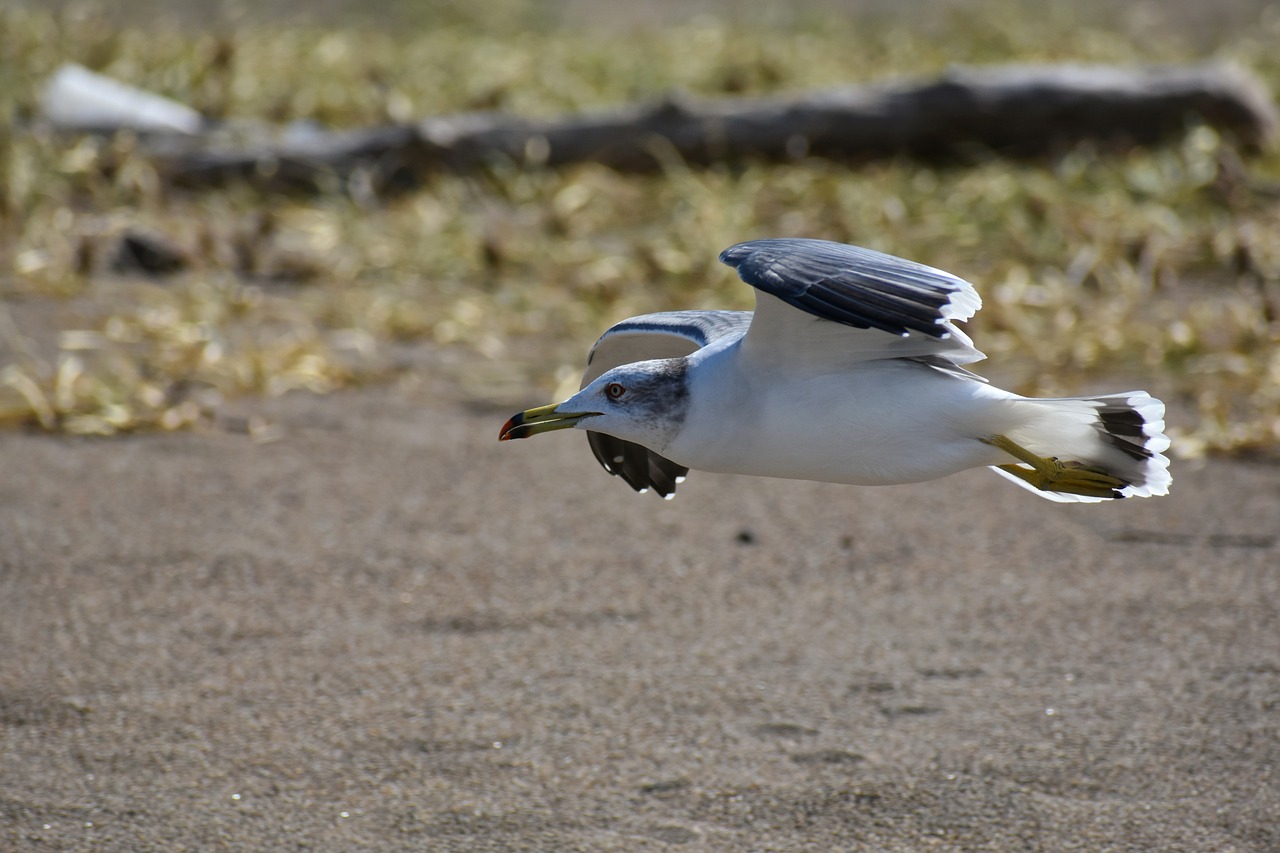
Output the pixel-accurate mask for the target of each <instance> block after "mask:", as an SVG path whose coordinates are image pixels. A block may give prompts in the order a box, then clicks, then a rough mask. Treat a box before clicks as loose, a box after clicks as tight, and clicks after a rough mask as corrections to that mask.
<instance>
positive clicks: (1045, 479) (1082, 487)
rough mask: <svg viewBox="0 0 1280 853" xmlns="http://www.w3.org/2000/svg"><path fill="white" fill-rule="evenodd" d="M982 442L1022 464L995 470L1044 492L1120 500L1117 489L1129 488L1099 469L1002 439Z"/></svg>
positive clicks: (993, 438)
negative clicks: (1041, 454) (1032, 450)
mask: <svg viewBox="0 0 1280 853" xmlns="http://www.w3.org/2000/svg"><path fill="white" fill-rule="evenodd" d="M982 440H983V441H984V442H986V443H987V444H990V445H991V446H993V447H998V448H1000V449H1001V450H1003V451H1004V452H1005V453H1008V454H1009V455H1010V456H1012V457H1013V458H1014V459H1017V460H1019V461H1021V462H1023V463H1025V464H1023V465H998V466H996V467H998V468H999V469H1000V470H1001V471H1007V472H1008V473H1010V474H1012V475H1014V476H1015V477H1018V478H1020V479H1023V480H1026V481H1027V482H1028V483H1030V484H1031V485H1033V486H1035V487H1036V488H1037V489H1040V490H1041V491H1043V492H1062V493H1063V494H1069V495H1084V496H1085V497H1090V498H1119V497H1123V495H1121V494H1120V489H1123V488H1124V487H1125V486H1127V485H1129V483H1126V482H1125V481H1124V480H1121V479H1118V478H1116V477H1113V476H1112V475H1110V474H1108V473H1107V472H1106V471H1103V470H1102V469H1101V468H1095V467H1093V466H1091V465H1085V464H1084V463H1082V462H1062V461H1059V460H1058V459H1057V458H1054V457H1044V456H1037V455H1035V454H1034V453H1032V452H1031V451H1030V450H1027V449H1026V448H1025V447H1023V446H1021V445H1019V444H1016V443H1014V442H1013V441H1011V440H1010V439H1008V438H1007V437H1005V436H1003V435H993V436H989V437H988V438H984V439H982Z"/></svg>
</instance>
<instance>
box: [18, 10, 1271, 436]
mask: <svg viewBox="0 0 1280 853" xmlns="http://www.w3.org/2000/svg"><path fill="white" fill-rule="evenodd" d="M410 5H412V4H410ZM930 8H932V7H930ZM1066 8H1067V7H1056V6H1055V7H1051V8H1050V10H1049V11H1047V12H1046V11H1045V9H1044V8H1042V7H1041V6H1039V5H1034V4H1033V5H1029V6H1027V7H1022V6H1018V5H1015V4H997V5H994V6H993V5H992V4H990V3H986V4H982V5H980V6H978V7H976V8H973V9H970V10H969V11H964V10H953V11H951V12H949V13H946V14H941V13H938V14H935V15H934V16H932V17H930V18H929V19H928V20H927V21H913V22H912V24H911V26H907V25H904V23H903V20H902V19H891V18H885V19H882V20H868V19H865V18H864V19H859V20H852V19H844V18H840V17H834V16H830V15H828V16H817V15H811V16H805V15H796V16H794V17H793V18H791V19H789V20H788V21H787V22H786V23H785V26H782V27H781V29H780V28H779V25H777V24H771V25H770V26H765V25H764V24H763V23H762V22H761V21H759V20H755V19H751V20H739V21H736V22H735V21H731V20H720V19H714V18H693V19H689V20H685V21H677V22H674V23H670V24H666V25H663V26H661V27H657V26H653V27H644V26H640V27H628V28H625V29H609V28H603V29H602V28H593V27H583V26H577V27H575V26H557V25H554V24H555V22H553V21H549V20H546V19H545V18H544V17H541V16H540V15H539V14H538V13H537V12H536V9H537V6H536V4H527V3H518V2H514V0H506V2H503V0H477V2H475V3H472V4H465V5H464V4H461V3H454V4H440V3H437V4H429V5H427V6H423V7H418V8H417V11H414V12H409V13H405V17H404V18H402V19H401V20H402V24H401V25H399V26H374V25H370V24H368V22H367V21H366V22H363V23H357V24H347V25H343V26H340V27H339V26H336V25H332V24H330V25H299V24H291V23H287V22H286V21H285V20H283V19H282V20H278V21H277V20H272V21H268V22H263V21H252V22H251V21H249V20H247V19H237V18H234V17H231V18H228V19H227V20H225V21H223V22H222V23H221V24H220V25H218V26H206V27H187V26H183V25H182V23H181V22H169V21H165V20H163V19H159V20H157V19H154V18H152V19H149V20H146V21H145V22H135V23H130V22H128V21H123V22H122V21H120V20H118V19H116V18H112V17H109V16H107V15H106V13H105V12H103V11H102V10H101V9H100V8H97V7H94V6H92V5H69V6H65V7H61V8H58V9H55V10H52V11H49V10H40V9H34V8H21V7H19V8H5V9H3V10H0V56H3V60H2V61H0V93H2V94H0V107H5V110H6V112H8V113H11V114H12V116H13V121H12V122H8V123H6V125H5V126H3V128H0V151H3V153H2V154H0V158H3V160H2V162H0V167H2V168H3V170H4V171H3V174H4V177H5V179H4V181H3V186H2V187H0V233H2V234H3V237H2V238H0V256H2V257H3V259H4V261H5V263H6V268H8V269H11V270H12V271H13V272H12V274H11V275H5V276H0V423H5V424H31V425H35V426H38V427H40V428H43V429H46V430H50V431H67V432H75V433H99V434H109V433H113V432H118V431H125V430H135V429H150V428H158V429H176V428H183V427H187V426H189V425H192V424H195V423H199V422H201V421H204V420H207V419H208V418H209V417H211V415H212V413H214V412H215V411H216V410H217V407H218V403H219V401H220V400H223V399H226V398H228V397H232V396H236V395H245V394H264V393H265V394H278V393H283V392H285V391H288V390H291V389H307V390H310V391H318V392H324V391H328V390H331V389H336V388H340V387H343V386H347V385H351V384H353V383H361V382H370V381H379V380H383V379H385V378H387V377H388V376H391V375H394V374H395V373H396V372H397V371H398V370H403V369H410V368H407V367H405V366H404V365H403V364H402V363H401V362H402V361H403V360H402V359H399V358H398V356H397V353H400V352H403V351H404V350H405V349H406V345H408V347H409V348H412V346H413V345H415V344H417V343H419V342H433V343H435V344H441V345H447V346H448V347H451V348H453V349H460V350H463V351H465V352H466V353H468V354H469V355H468V357H467V358H466V359H462V360H461V361H460V362H459V363H461V364H463V365H464V366H463V367H455V368H453V370H454V372H455V373H456V376H455V378H456V379H457V380H458V382H459V383H460V386H461V388H462V390H463V392H464V393H467V394H469V395H472V396H475V397H479V398H488V399H505V400H506V401H512V400H513V398H517V397H518V400H516V402H525V401H540V400H541V399H542V396H543V394H549V393H552V390H553V389H554V388H555V387H556V386H557V385H565V384H566V383H568V382H572V381H573V380H574V378H575V377H576V375H577V373H578V372H579V371H580V366H581V363H582V360H583V358H584V355H585V351H586V349H587V347H588V346H589V345H590V344H591V342H592V341H594V339H595V336H596V335H598V334H599V333H600V331H602V330H603V329H604V328H605V327H606V326H607V325H609V324H610V323H612V322H616V321H617V320H620V319H622V318H624V317H626V316H630V315H632V314H636V313H642V312H646V311H653V310H665V309H672V308H686V307H750V304H751V299H752V296H751V292H750V290H749V288H747V287H745V286H744V285H742V284H741V283H740V282H738V281H737V279H736V277H735V276H734V275H733V273H732V271H730V270H728V269H727V268H724V267H721V266H720V265H719V264H717V263H716V255H717V254H718V252H719V250H720V249H722V248H723V247H725V246H728V245H730V244H731V243H734V242H738V241H740V240H744V239H751V238H755V237H764V236H811V237H822V238H828V239H836V240H843V241H847V242H853V243H858V244H861V245H866V246H870V247H874V248H877V249H881V250H883V251H888V252H892V253H895V254H899V255H903V256H906V257H910V258H913V259H916V260H920V261H922V262H925V263H928V264H931V265H934V266H939V267H943V268H946V269H949V270H951V271H953V272H956V273H957V274H959V275H962V276H964V277H965V278H968V279H969V280H971V281H973V282H974V283H975V284H977V286H978V287H979V290H980V292H981V293H982V294H983V296H984V297H985V300H986V306H985V308H984V310H983V311H982V313H981V314H979V316H978V318H977V319H976V320H975V321H974V322H973V323H972V324H971V328H970V331H971V332H972V333H973V334H974V337H975V339H976V340H977V342H978V344H979V346H980V347H981V348H982V349H983V350H984V351H985V352H987V354H988V355H989V356H991V357H992V359H993V360H992V362H991V364H992V365H993V367H992V368H991V369H990V370H988V372H989V373H995V374H996V375H998V376H999V378H1000V380H1001V381H1002V382H1003V383H1005V384H1006V385H1009V386H1011V387H1013V388H1015V389H1017V390H1021V391H1023V392H1028V393H1031V392H1034V393H1041V394H1049V393H1080V392H1085V391H1089V390H1106V387H1109V385H1110V384H1114V382H1115V381H1116V380H1117V379H1120V380H1123V381H1125V382H1130V381H1132V382H1134V383H1135V384H1137V383H1141V384H1145V385H1148V386H1150V389H1151V390H1153V391H1157V392H1159V393H1161V394H1164V395H1166V396H1167V397H1168V398H1170V399H1171V400H1173V401H1176V403H1177V405H1178V407H1179V410H1180V411H1185V412H1188V413H1190V415H1191V419H1190V420H1189V421H1185V422H1181V423H1177V424H1174V425H1173V426H1174V431H1175V432H1177V433H1178V440H1177V443H1176V445H1175V447H1176V449H1177V450H1178V451H1180V452H1181V453H1183V454H1194V453H1198V452H1202V451H1205V450H1267V449H1274V448H1275V447H1276V446H1277V445H1278V444H1280V348H1277V346H1276V344H1277V341H1278V340H1280V320H1278V318H1277V315H1278V314H1280V155H1277V153H1276V152H1274V151H1272V152H1268V153H1264V154H1262V155H1248V154H1243V153H1240V152H1238V151H1237V150H1236V148H1235V146H1234V144H1233V142H1232V141H1231V140H1229V139H1224V138H1221V137H1219V136H1218V135H1217V134H1216V133H1215V132H1214V131H1212V130H1210V129H1208V128H1205V127H1192V128H1189V129H1188V133H1187V135H1186V137H1185V139H1184V140H1183V141H1181V143H1179V144H1175V145H1171V146H1169V147H1165V148H1161V149H1158V150H1132V151H1098V150H1094V149H1093V148H1091V147H1089V146H1083V147H1079V148H1076V149H1074V150H1071V151H1068V152H1064V153H1063V154H1062V155H1061V156H1059V157H1055V158H1052V159H1047V160H1042V161H1035V162H1024V163H1010V162H1005V161H1001V160H997V159H994V158H991V157H984V156H982V155H981V153H975V155H974V160H973V162H972V163H970V164H966V165H965V166H963V167H954V168H936V167H928V166H923V165H920V164H918V163H913V162H908V161H901V162H881V163H872V164H867V165H860V166H856V167H850V166H847V165H841V164H835V163H830V162H824V161H818V160H802V161H798V162H794V163H789V164H782V165H768V164H757V163H737V164H728V165H725V166H723V167H717V168H712V169H705V170H694V169H690V168H687V167H685V166H684V165H683V164H681V163H680V162H676V161H672V162H669V163H667V164H666V166H665V168H664V169H663V170H662V172H661V173H660V174H651V175H624V174H618V173H615V172H612V171H610V170H608V169H604V168H600V167H595V166H590V165H587V166H581V167H576V168H569V169H563V170H558V171H524V170H519V169H516V168H514V167H510V166H505V165H503V164H493V165H492V166H491V167H490V168H489V169H487V170H486V171H485V172H484V173H482V174H473V175H467V176H450V175H440V176H436V177H434V178H432V179H431V180H430V181H429V183H428V184H427V185H426V186H424V187H422V188H421V189H420V190H419V191H416V192H413V193H411V194H405V195H400V196H398V197H394V198H387V199H377V200H370V199H368V198H367V197H363V196H361V195H359V194H347V193H341V192H336V193H333V194H330V195H324V196H314V197H303V196H297V197H288V196H278V195H271V196H267V195H262V194H259V193H257V192H255V191H254V190H252V189H250V188H247V187H237V188H233V189H230V190H224V191H218V192H194V191H180V190H175V189H172V188H170V187H167V186H165V185H164V184H163V183H162V182H161V181H160V180H159V179H158V177H157V175H156V174H155V172H154V171H153V170H152V168H151V167H150V165H149V164H148V163H147V161H146V160H145V159H144V158H142V157H141V156H139V155H138V154H137V151H136V149H137V140H135V139H133V138H132V137H130V136H128V135H127V134H126V135H120V136H117V137H115V138H110V139H105V138H95V137H69V136H66V135H55V134H51V133H49V132H48V131H45V130H41V129H40V128H39V126H38V124H37V123H33V121H32V118H33V116H34V113H35V103H36V101H37V98H38V92H39V88H40V86H41V84H42V83H43V81H44V80H45V79H47V77H48V76H49V75H50V74H51V73H52V72H53V71H54V70H55V69H56V68H57V67H58V66H59V65H60V64H62V63H63V62H66V61H76V62H80V63H83V64H85V65H88V66H89V67H91V68H93V69H94V70H97V71H100V72H102V73H105V74H108V75H111V76H114V77H116V78H119V79H121V80H123V81H125V82H127V83H130V84H133V85H137V86H142V87H144V88H148V89H151V90H153V91H157V92H160V93H162V94H165V95H167V96H169V97H172V98H175V99H177V100H179V101H182V102H185V103H187V104H189V105H191V106H193V107H195V108H197V109H199V110H201V111H202V112H204V113H206V114H207V115H210V116H213V117H216V118H221V119H255V120H264V121H270V122H275V123H287V122H293V121H311V122H318V123H321V124H324V125H328V126H333V127H342V128H345V127H357V126H365V125H372V124H379V123H387V122H402V121H408V120H412V119H414V118H418V117H423V116H427V115H433V114H441V113H451V112H457V111H465V110H476V109H500V110H506V111H510V112H514V113H519V114H526V115H554V114H559V113H564V112H569V111H575V110H581V109H586V108H591V107H595V106H601V105H610V104H617V103H620V102H624V101H631V100H640V99H652V98H655V97H657V96H660V95H661V94H662V93H664V92H667V91H671V90H682V91H688V92H692V93H695V94H699V95H704V96H717V95H725V94H751V93H765V92H776V91H787V90H803V89H809V88H815V87H824V86H833V85H843V84H851V83H863V82H869V81H873V80H877V79H881V78H884V77H886V76H893V75H931V74H935V73H937V72H938V71H940V70H942V69H943V68H945V67H946V66H947V65H949V64H955V63H974V64H976V63H989V62H1007V61H1035V62H1052V61H1090V62H1093V61H1096V62H1107V63H1120V64H1132V63H1135V62H1146V61H1153V62H1166V61H1168V62H1176V61H1187V60H1192V59H1199V58H1203V57H1204V56H1205V55H1206V54H1208V55H1214V56H1220V57H1223V58H1229V59H1233V60H1235V61H1238V62H1240V63H1241V64H1243V65H1245V66H1246V67H1248V68H1250V69H1251V70H1253V71H1254V72H1255V73H1258V74H1259V75H1261V76H1262V77H1263V79H1264V80H1266V81H1267V82H1268V84H1269V85H1270V86H1271V87H1272V90H1273V91H1278V90H1280V53H1278V52H1277V51H1276V50H1275V45H1276V44H1280V13H1278V12H1277V11H1276V10H1274V9H1273V10H1270V11H1269V12H1268V11H1263V12H1261V13H1260V14H1259V15H1258V16H1256V17H1254V18H1251V19H1250V20H1249V21H1248V23H1247V25H1242V26H1239V27H1236V28H1232V29H1230V30H1229V31H1226V32H1223V33H1221V34H1220V35H1219V36H1217V37H1215V39H1214V41H1213V43H1212V44H1207V45H1206V44H1203V43H1202V41H1203V39H1201V40H1200V41H1196V40H1194V39H1193V38H1192V37H1191V36H1187V37H1185V38H1184V37H1178V36H1177V34H1175V33H1162V35H1161V37H1160V38H1148V37H1146V34H1145V31H1144V30H1143V29H1142V28H1141V27H1138V28H1136V29H1135V28H1132V27H1131V28H1130V29H1129V30H1117V29H1104V28H1100V27H1093V26H1089V25H1087V24H1082V23H1081V22H1080V21H1078V20H1076V19H1075V18H1073V17H1072V16H1071V14H1070V13H1069V12H1067V11H1063V9H1066ZM463 10H470V11H463ZM1200 35H1201V36H1203V33H1200ZM126 233H131V234H138V233H141V234H152V235H157V236H158V237H159V238H161V239H162V240H163V241H165V242H167V243H168V244H170V245H172V246H173V247H175V248H176V250H177V251H178V252H179V254H180V255H181V257H182V259H183V265H184V268H183V270H182V271H180V272H178V273H176V274H173V275H168V276H165V277H163V278H156V277H148V276H145V275H143V274H141V273H137V272H130V271H127V270H124V271H121V270H113V258H114V253H115V252H116V251H117V249H116V247H117V246H118V244H119V240H120V238H121V236H122V235H124V234H126ZM50 306H52V307H50ZM32 318H45V321H44V322H36V321H35V320H33V319H32ZM6 360H7V363H4V362H5V361H6ZM414 369H419V370H421V369H424V368H423V367H422V366H421V364H420V362H418V367H416V368H414ZM1099 380H1106V381H1105V382H1100V381H1099ZM529 386H534V388H533V390H530V388H529ZM539 386H540V388H541V390H540V391H539V390H537V388H538V387H539ZM1104 386H1105V387H1104Z"/></svg>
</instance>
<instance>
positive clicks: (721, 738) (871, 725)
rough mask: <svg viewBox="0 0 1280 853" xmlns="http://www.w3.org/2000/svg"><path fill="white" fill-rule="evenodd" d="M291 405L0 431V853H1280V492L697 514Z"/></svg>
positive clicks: (474, 415) (944, 500)
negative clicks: (111, 434) (95, 432)
mask: <svg viewBox="0 0 1280 853" xmlns="http://www.w3.org/2000/svg"><path fill="white" fill-rule="evenodd" d="M528 402H530V403H533V402H542V401H535V400H530V401H528ZM259 408H260V409H261V410H262V411H263V412H265V413H266V414H267V415H269V416H270V417H271V418H273V419H274V420H275V421H276V422H278V423H280V424H281V425H282V426H283V427H285V429H286V433H287V434H286V437H285V439H284V440H282V441H279V442H276V443H272V444H255V443H253V442H252V441H251V440H250V439H249V438H248V437H247V436H245V435H243V434H236V433H233V432H228V431H225V430H224V431H218V430H209V431H206V432H202V433H192V434H179V435H163V436H145V437H136V438H125V439H117V440H110V441H96V440H88V441H86V440H69V439H60V438H48V437H43V436H34V435H25V434H19V433H7V434H0V849H6V850H8V849H17V850H28V849H29V850H43V849H60V850H61V849H65V850H80V849H84V850H177V849H201V850H206V849H223V848H228V849H261V850H292V849H315V850H365V849H368V850H375V849H376V850H399V849H404V850H493V851H507V850H546V851H559V850H588V851H611V850H618V851H623V850H625V851H653V850H675V849H680V850H701V849H706V850H730V851H735V850H742V851H746V850H761V851H763V850H837V849H839V850H885V851H893V850H913V851H914V850H1090V851H1096V850H1166V851H1174V850H1185V851H1228V850H1236V851H1270V850H1276V849H1280V779H1278V778H1277V764H1278V763H1280V612H1278V611H1280V529H1278V525H1277V520H1278V519H1280V470H1277V468H1276V467H1274V466H1260V465H1252V466H1251V465H1247V464H1243V463H1227V462H1213V463H1210V464H1207V465H1205V466H1202V467H1196V466H1193V465H1189V464H1183V465H1179V466H1177V467H1176V468H1175V486H1174V494H1173V495H1172V496H1170V497H1168V498H1165V499H1160V500H1149V501H1138V500H1134V501H1130V502H1126V503H1124V504H1111V505H1107V506H1101V507H1097V506H1084V507H1081V506H1061V505H1056V504H1051V503H1049V502H1045V501H1039V500H1036V499H1035V498H1034V496H1031V495H1028V494H1026V493H1025V492H1022V491H1021V490H1019V489H1017V488H1015V487H1013V486H1012V485H1010V484H1008V483H1005V482H1003V481H1002V480H1000V479H998V478H997V477H995V476H992V475H990V474H989V473H987V472H970V473H966V474H963V475H960V476H956V477H953V478H950V479H948V480H945V481H941V482H938V483H934V484H929V485H921V486H904V487H895V488H885V489H859V488H852V487H840V486H825V485H819V484H811V483H795V482H784V481H769V480H754V479H747V478H733V477H723V476H713V475H705V474H703V475H695V476H693V477H691V478H690V480H689V482H688V483H686V484H685V486H684V487H682V492H681V494H680V496H679V497H678V498H677V499H676V500H675V501H674V502H671V503H665V502H663V501H661V500H658V499H657V498H655V497H654V496H652V495H645V496H637V495H634V494H632V493H631V491H630V490H629V489H627V488H626V487H625V486H624V485H623V484H622V483H621V482H620V481H617V480H611V479H610V478H609V477H607V476H606V475H604V474H603V473H602V472H601V471H599V470H598V469H597V468H596V465H595V462H594V461H593V460H592V459H591V457H590V454H589V452H588V450H587V447H586V442H585V440H584V439H583V437H582V436H581V435H572V434H557V435H551V436H544V437H540V438H538V439H535V440H533V441H526V442H518V443H514V444H509V445H506V444H503V445H500V444H499V443H498V442H497V441H496V440H495V439H496V434H497V429H498V426H499V424H500V423H501V422H502V420H503V419H504V418H505V416H506V415H507V414H509V413H510V412H509V411H506V410H503V411H489V410H483V411H478V410H476V409H475V408H474V407H468V406H466V405H464V404H462V403H458V402H455V401H454V398H451V397H450V396H449V395H448V394H444V395H442V396H441V395H437V394H434V393H431V391H430V389H427V388H418V389H416V390H415V389H407V390H406V389H381V390H374V391H366V392H360V393H352V394H346V395H339V396H333V397H329V398H309V397H304V396H298V397H293V398H288V399H285V400H281V401H276V402H272V403H263V404H261V405H260V407H259Z"/></svg>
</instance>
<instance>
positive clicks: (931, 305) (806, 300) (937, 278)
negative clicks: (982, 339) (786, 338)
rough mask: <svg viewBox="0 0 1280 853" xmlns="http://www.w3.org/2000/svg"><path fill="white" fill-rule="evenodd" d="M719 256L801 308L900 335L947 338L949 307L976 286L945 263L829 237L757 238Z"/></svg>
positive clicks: (755, 283)
mask: <svg viewBox="0 0 1280 853" xmlns="http://www.w3.org/2000/svg"><path fill="white" fill-rule="evenodd" d="M720 260H721V261H722V262H723V263H726V264H728V265H729V266H731V267H734V268H736V269H737V270H738V275H740V276H741V277H742V280H743V281H745V282H746V283H747V284H749V285H751V286H752V287H755V288H757V289H759V290H761V291H763V292H765V293H768V294H770V295H772V296H776V297H777V298H779V299H781V300H782V301H783V302H786V303H787V304H789V305H791V306H793V307H795V308H798V309H800V310H801V311H804V312H806V313H808V314H812V315H813V316H815V317H821V318H822V319H824V320H832V321H834V322H837V323H842V324H844V325H846V326H853V327H856V328H859V329H879V330H881V331H884V332H889V333H891V334H895V335H905V334H908V333H910V332H920V333H922V334H924V335H928V336H930V337H933V338H939V339H941V338H946V337H947V336H948V335H949V330H948V327H947V325H946V321H947V319H948V318H949V316H950V313H949V311H948V306H952V305H953V303H954V302H955V300H956V299H957V298H964V296H963V294H965V293H966V292H969V291H971V288H970V287H969V285H968V284H967V283H966V282H964V281H963V280H962V279H959V278H957V277H955V276H953V275H951V274H950V273H947V272H943V271H942V270H937V269H934V268H932V267H927V266H924V265H923V264H917V263H914V262H912V261H908V260H904V259H902V258H897V257H894V256H893V255H886V254H883V253H881V252H876V251H872V250H871V249H863V248H861V247H859V246H849V245H846V244H844V243H830V242H827V241H825V240H799V239H797V240H753V241H751V242H748V243H739V244H738V245H736V246H731V247H730V248H728V249H725V250H724V252H722V253H721V255H720ZM972 307H973V308H974V309H975V310H976V302H975V304H974V305H973V306H972ZM956 313H959V311H958V310H957V312H956ZM969 313H972V312H971V311H970V312H969ZM965 316H967V314H966V315H965Z"/></svg>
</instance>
